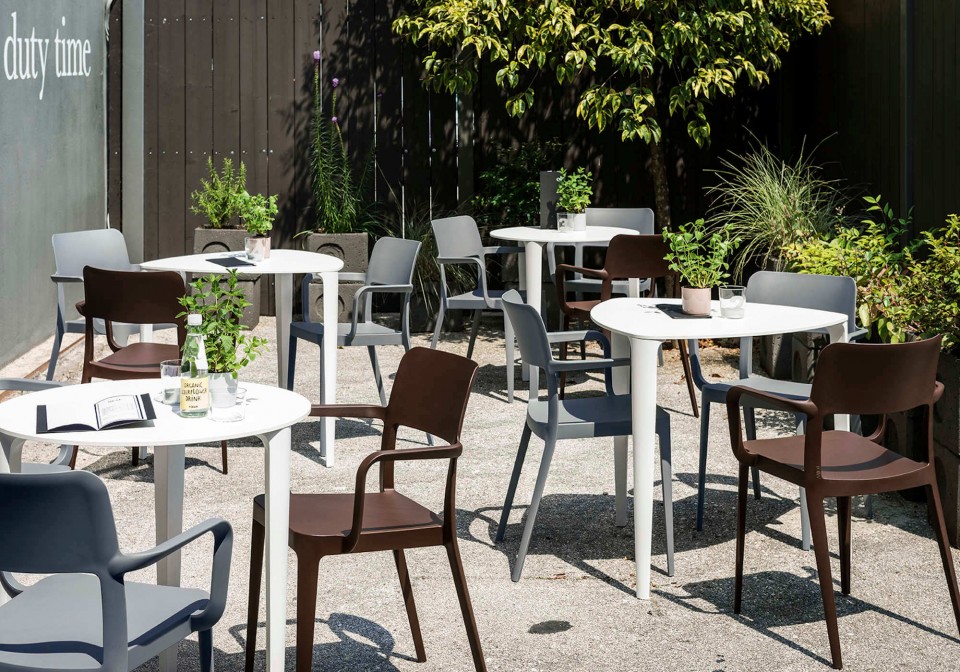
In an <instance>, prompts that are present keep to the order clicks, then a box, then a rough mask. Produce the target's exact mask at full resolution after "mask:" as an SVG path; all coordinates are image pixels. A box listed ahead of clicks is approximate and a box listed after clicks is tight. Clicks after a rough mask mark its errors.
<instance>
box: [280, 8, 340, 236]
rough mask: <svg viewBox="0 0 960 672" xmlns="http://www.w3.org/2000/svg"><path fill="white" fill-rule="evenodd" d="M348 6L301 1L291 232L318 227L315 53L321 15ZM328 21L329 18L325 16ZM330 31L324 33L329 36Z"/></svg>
mask: <svg viewBox="0 0 960 672" xmlns="http://www.w3.org/2000/svg"><path fill="white" fill-rule="evenodd" d="M338 5H343V6H346V3H340V2H338V3H329V4H328V5H327V6H326V7H323V6H321V3H320V0H297V5H296V22H295V31H294V53H293V63H294V76H295V77H296V82H295V84H294V96H295V97H294V98H293V100H291V101H290V102H291V111H292V112H293V113H294V115H295V116H294V118H293V138H294V146H295V147H296V153H295V155H294V157H293V170H294V189H295V193H294V195H293V196H294V199H295V203H296V209H295V213H296V218H295V220H294V221H292V222H291V226H292V228H291V230H290V233H291V234H293V233H297V232H300V231H304V230H308V229H311V228H313V227H314V224H315V214H314V211H313V207H312V206H313V196H312V191H313V172H312V171H311V170H310V139H311V128H312V119H313V52H314V51H316V50H318V49H320V48H321V44H320V33H321V12H323V13H324V14H325V13H326V12H325V10H330V11H334V10H333V7H334V6H338ZM324 18H325V17H324ZM325 32H326V31H324V33H325Z"/></svg>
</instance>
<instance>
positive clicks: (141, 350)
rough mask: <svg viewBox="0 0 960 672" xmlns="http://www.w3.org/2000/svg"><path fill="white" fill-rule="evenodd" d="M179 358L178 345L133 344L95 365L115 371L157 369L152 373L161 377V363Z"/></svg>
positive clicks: (98, 361)
mask: <svg viewBox="0 0 960 672" xmlns="http://www.w3.org/2000/svg"><path fill="white" fill-rule="evenodd" d="M179 358H180V348H179V347H177V346H176V345H167V344H163V343H131V344H130V345H128V346H126V347H125V348H122V349H120V350H118V351H117V352H115V353H113V354H111V355H107V356H106V357H104V358H103V359H100V360H97V361H96V362H94V364H95V365H99V366H106V367H110V368H115V369H156V371H151V373H154V374H155V375H156V376H159V375H160V368H159V367H160V362H164V361H166V360H168V359H179Z"/></svg>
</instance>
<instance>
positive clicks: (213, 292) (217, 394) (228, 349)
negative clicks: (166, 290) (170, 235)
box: [178, 270, 267, 408]
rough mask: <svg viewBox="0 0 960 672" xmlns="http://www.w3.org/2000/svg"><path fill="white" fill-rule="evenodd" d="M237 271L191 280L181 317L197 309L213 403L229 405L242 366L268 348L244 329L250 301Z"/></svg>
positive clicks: (220, 405)
mask: <svg viewBox="0 0 960 672" xmlns="http://www.w3.org/2000/svg"><path fill="white" fill-rule="evenodd" d="M237 281H238V280H237V272H236V270H231V271H230V273H229V275H225V276H224V275H209V276H206V277H203V278H197V279H196V280H194V281H193V282H192V283H190V289H191V290H192V291H191V292H190V293H188V294H187V295H186V296H184V297H182V298H181V299H180V305H181V306H183V308H184V311H183V312H182V313H180V315H178V317H180V316H183V315H187V314H189V313H198V314H200V315H201V316H202V318H203V323H202V324H201V327H200V329H201V331H202V333H203V345H204V348H205V349H206V351H207V369H208V371H209V372H210V404H211V406H213V407H214V408H229V407H231V406H233V405H234V404H236V401H237V398H236V394H237V383H238V374H239V372H240V370H241V369H242V368H243V367H245V366H246V365H247V364H249V363H250V362H252V361H253V360H254V359H256V358H257V357H258V356H259V355H260V354H261V353H262V352H263V350H264V349H265V348H266V345H267V340H266V339H265V338H260V337H259V336H253V335H250V334H244V333H241V329H240V316H241V315H242V314H243V309H244V308H245V307H246V306H248V305H249V303H248V302H247V300H246V299H245V298H244V296H243V290H241V289H239V288H238V287H237Z"/></svg>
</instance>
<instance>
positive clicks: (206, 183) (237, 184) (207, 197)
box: [190, 157, 247, 229]
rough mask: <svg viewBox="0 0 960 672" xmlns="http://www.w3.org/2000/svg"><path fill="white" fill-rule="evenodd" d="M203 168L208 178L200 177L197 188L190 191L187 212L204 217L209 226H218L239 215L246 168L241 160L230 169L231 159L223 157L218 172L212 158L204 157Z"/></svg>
mask: <svg viewBox="0 0 960 672" xmlns="http://www.w3.org/2000/svg"><path fill="white" fill-rule="evenodd" d="M207 171H208V172H209V174H210V177H209V179H202V178H201V179H200V188H199V189H197V190H196V191H194V192H193V193H192V194H190V200H191V201H192V205H191V206H190V212H192V213H194V214H195V215H200V216H202V217H205V218H206V220H207V225H208V227H209V228H212V229H222V228H223V227H225V226H228V225H229V224H230V222H231V221H232V220H233V219H234V218H236V217H238V216H240V214H241V211H242V209H243V204H244V197H245V195H246V193H247V189H246V185H247V168H246V166H244V165H243V161H241V162H240V168H239V169H238V170H236V171H234V168H233V161H231V160H230V159H228V158H225V159H224V160H223V168H222V170H221V171H220V172H219V173H218V172H217V167H216V165H214V163H213V157H207Z"/></svg>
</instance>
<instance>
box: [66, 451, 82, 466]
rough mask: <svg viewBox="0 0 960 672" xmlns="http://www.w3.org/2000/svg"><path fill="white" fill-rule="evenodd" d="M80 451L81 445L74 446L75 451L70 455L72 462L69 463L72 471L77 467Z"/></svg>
mask: <svg viewBox="0 0 960 672" xmlns="http://www.w3.org/2000/svg"><path fill="white" fill-rule="evenodd" d="M79 453H80V446H74V447H73V453H72V454H71V455H70V462H69V464H68V466H69V467H70V470H71V471H73V470H74V469H76V468H77V455H79Z"/></svg>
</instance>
